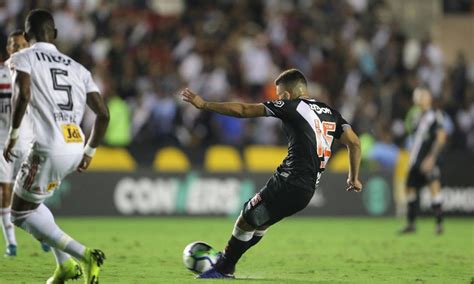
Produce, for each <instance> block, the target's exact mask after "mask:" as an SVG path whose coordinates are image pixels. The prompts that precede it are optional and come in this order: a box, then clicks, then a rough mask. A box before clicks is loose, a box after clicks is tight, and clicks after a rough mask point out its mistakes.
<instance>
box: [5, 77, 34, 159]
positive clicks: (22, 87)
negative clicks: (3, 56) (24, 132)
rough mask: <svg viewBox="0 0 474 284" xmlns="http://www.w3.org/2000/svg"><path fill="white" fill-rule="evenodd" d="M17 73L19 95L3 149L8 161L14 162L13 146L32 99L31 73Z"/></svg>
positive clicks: (16, 82)
mask: <svg viewBox="0 0 474 284" xmlns="http://www.w3.org/2000/svg"><path fill="white" fill-rule="evenodd" d="M16 72H17V75H16V78H15V82H14V88H13V90H18V96H17V99H16V101H15V102H14V103H13V104H14V106H13V113H12V125H11V128H10V134H9V138H8V142H7V145H6V147H5V150H4V151H3V157H4V158H5V160H6V161H7V162H12V161H13V158H14V157H16V156H15V155H14V154H13V153H12V150H13V147H14V146H15V144H16V141H17V140H18V132H19V129H20V125H21V121H22V120H23V117H24V116H25V113H26V107H27V106H28V103H29V102H30V99H31V93H30V84H31V83H30V75H29V74H28V73H25V72H21V71H16Z"/></svg>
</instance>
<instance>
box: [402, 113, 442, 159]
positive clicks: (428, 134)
mask: <svg viewBox="0 0 474 284" xmlns="http://www.w3.org/2000/svg"><path fill="white" fill-rule="evenodd" d="M443 124H444V116H443V113H442V112H441V111H439V110H433V109H431V110H428V111H426V112H424V113H422V114H421V115H420V116H419V117H418V119H416V120H415V131H414V134H413V144H412V146H411V150H410V166H411V167H420V165H421V163H422V162H423V160H424V159H425V158H426V156H427V155H428V154H429V152H430V151H431V147H432V146H433V143H434V142H435V141H436V133H437V131H438V129H440V128H443Z"/></svg>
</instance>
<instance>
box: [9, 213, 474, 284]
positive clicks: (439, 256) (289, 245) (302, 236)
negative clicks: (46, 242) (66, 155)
mask: <svg viewBox="0 0 474 284" xmlns="http://www.w3.org/2000/svg"><path fill="white" fill-rule="evenodd" d="M57 222H58V224H59V225H60V226H61V227H62V228H63V229H64V230H65V231H66V232H68V233H69V234H70V235H71V236H73V237H74V238H76V239H77V240H79V241H81V242H83V243H85V244H87V245H90V246H92V247H96V248H100V249H103V250H104V252H105V253H106V255H107V261H106V263H105V267H104V269H103V270H102V272H101V283H229V280H220V281H219V280H217V281H216V280H196V279H194V275H193V274H192V273H191V272H189V271H188V270H187V269H186V268H184V266H183V264H182V259H181V258H182V250H183V248H184V247H185V246H186V245H187V244H188V243H190V242H192V241H196V240H203V241H206V242H208V243H210V244H211V245H213V246H214V247H215V248H216V249H222V248H223V247H224V245H225V243H226V241H227V238H228V237H229V233H230V232H231V230H232V226H233V220H231V219H225V218H100V219H99V218H58V219H57ZM402 225H403V222H402V221H401V220H395V219H368V218H347V219H342V218H290V219H288V220H284V221H283V222H282V223H280V224H277V225H275V226H274V227H273V228H271V229H270V230H269V232H268V234H267V236H265V237H264V239H263V240H262V242H261V243H260V244H259V245H257V246H256V247H254V248H253V249H251V250H250V251H249V252H248V253H247V254H246V255H244V256H243V258H242V259H241V262H240V265H239V267H238V271H237V273H236V276H237V278H238V279H240V280H237V283H239V282H241V283H470V282H471V281H472V278H473V276H474V222H473V220H472V219H468V218H464V219H447V222H446V233H445V234H444V235H443V236H435V235H434V222H433V220H432V219H422V220H420V221H419V223H418V232H417V233H416V234H414V235H409V236H397V235H396V234H395V232H396V230H398V229H399V228H400V227H401V226H402ZM17 237H18V241H19V250H18V253H19V256H18V257H17V258H15V259H7V258H3V257H2V258H1V259H0V283H28V284H29V283H45V281H46V279H47V278H48V277H49V276H50V275H52V273H53V271H54V268H55V263H54V257H53V255H52V254H51V253H47V254H46V253H43V252H42V251H41V250H40V245H39V243H37V242H35V241H33V240H32V238H31V237H30V236H29V235H27V234H26V233H24V232H23V231H20V230H17ZM2 249H3V248H2ZM82 281H83V280H82V279H81V282H72V283H83V282H82Z"/></svg>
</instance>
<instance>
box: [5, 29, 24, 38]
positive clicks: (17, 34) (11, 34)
mask: <svg viewBox="0 0 474 284" xmlns="http://www.w3.org/2000/svg"><path fill="white" fill-rule="evenodd" d="M23 33H24V32H23V30H14V31H13V32H11V33H9V34H8V38H11V37H14V36H22V35H23Z"/></svg>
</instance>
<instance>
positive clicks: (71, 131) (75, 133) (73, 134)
mask: <svg viewBox="0 0 474 284" xmlns="http://www.w3.org/2000/svg"><path fill="white" fill-rule="evenodd" d="M61 129H62V131H63V136H64V141H66V143H81V142H82V136H81V132H80V131H79V127H78V126H77V125H75V124H63V125H61Z"/></svg>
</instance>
